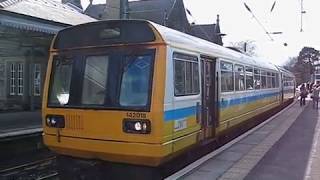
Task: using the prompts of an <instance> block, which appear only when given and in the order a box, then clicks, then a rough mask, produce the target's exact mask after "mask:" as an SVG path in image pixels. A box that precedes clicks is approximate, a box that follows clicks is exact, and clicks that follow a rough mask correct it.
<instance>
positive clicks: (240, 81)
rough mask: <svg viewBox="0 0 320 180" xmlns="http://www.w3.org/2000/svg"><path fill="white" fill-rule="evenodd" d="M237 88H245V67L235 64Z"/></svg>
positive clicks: (237, 89) (239, 89) (241, 89)
mask: <svg viewBox="0 0 320 180" xmlns="http://www.w3.org/2000/svg"><path fill="white" fill-rule="evenodd" d="M234 76H235V89H236V91H243V90H244V87H245V86H244V83H245V82H244V67H243V66H241V65H235V66H234Z"/></svg>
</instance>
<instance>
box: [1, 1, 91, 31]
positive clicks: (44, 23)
mask: <svg viewBox="0 0 320 180" xmlns="http://www.w3.org/2000/svg"><path fill="white" fill-rule="evenodd" d="M92 21H96V19H94V18H92V17H89V16H87V15H85V14H82V13H81V12H79V11H78V10H77V9H75V8H73V7H71V6H69V5H66V4H62V3H61V2H56V1H53V0H0V24H1V25H5V26H10V27H13V28H18V29H23V30H31V31H38V32H45V33H49V34H55V33H56V32H57V31H59V30H60V29H62V28H63V27H67V26H70V25H77V24H82V23H87V22H92Z"/></svg>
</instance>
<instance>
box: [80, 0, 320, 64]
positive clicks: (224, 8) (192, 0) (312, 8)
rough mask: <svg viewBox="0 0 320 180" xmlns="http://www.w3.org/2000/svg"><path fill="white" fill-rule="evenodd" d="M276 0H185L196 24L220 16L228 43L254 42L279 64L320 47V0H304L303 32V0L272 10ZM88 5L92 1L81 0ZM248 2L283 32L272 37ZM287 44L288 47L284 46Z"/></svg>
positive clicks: (284, 0)
mask: <svg viewBox="0 0 320 180" xmlns="http://www.w3.org/2000/svg"><path fill="white" fill-rule="evenodd" d="M274 1H275V0H184V3H185V6H186V8H187V9H188V10H190V11H191V14H192V17H189V20H191V21H194V22H195V23H196V24H208V23H215V22H216V16H217V14H219V15H220V28H221V32H222V33H225V34H227V35H226V36H224V37H223V42H224V45H225V46H228V45H230V43H233V42H239V41H246V40H250V41H253V42H254V43H255V45H256V54H257V55H258V56H260V57H263V58H267V59H268V60H269V61H270V62H272V63H274V64H278V65H282V64H284V63H285V62H286V61H287V60H288V59H289V57H295V56H298V54H299V51H300V50H301V49H302V47H304V46H310V47H314V48H316V49H320V38H319V35H320V33H319V32H320V21H319V17H320V11H319V8H320V1H319V0H302V1H303V10H304V11H306V13H305V14H303V26H302V27H303V28H302V29H303V32H300V29H301V22H300V21H301V20H300V15H301V14H300V12H301V0H276V4H275V6H274V9H273V11H272V12H270V9H271V7H272V5H273V3H274ZM104 2H105V0H93V4H101V3H104ZM81 3H82V5H83V7H86V6H87V5H88V3H89V0H81ZM244 3H246V4H247V5H248V6H249V7H250V9H251V11H252V12H253V13H254V15H255V16H256V17H257V18H258V20H259V21H260V22H261V24H262V25H263V26H264V27H265V29H266V30H267V31H268V32H282V34H280V35H272V39H273V40H271V39H270V38H269V37H268V36H267V34H266V32H265V31H264V29H263V28H262V27H261V26H260V25H259V24H258V23H257V21H256V20H255V19H254V18H253V16H252V14H250V12H249V11H247V10H246V8H245V6H244ZM284 43H287V46H284Z"/></svg>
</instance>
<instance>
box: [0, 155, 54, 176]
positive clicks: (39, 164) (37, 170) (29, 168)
mask: <svg viewBox="0 0 320 180" xmlns="http://www.w3.org/2000/svg"><path fill="white" fill-rule="evenodd" d="M57 176H58V173H57V171H56V156H51V157H48V158H44V159H40V160H36V161H32V162H28V163H24V164H20V165H17V166H13V167H9V168H6V169H2V170H0V179H1V180H44V179H57Z"/></svg>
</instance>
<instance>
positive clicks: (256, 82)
mask: <svg viewBox="0 0 320 180" xmlns="http://www.w3.org/2000/svg"><path fill="white" fill-rule="evenodd" d="M260 87H261V77H260V69H256V68H255V69H254V88H255V89H260Z"/></svg>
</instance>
